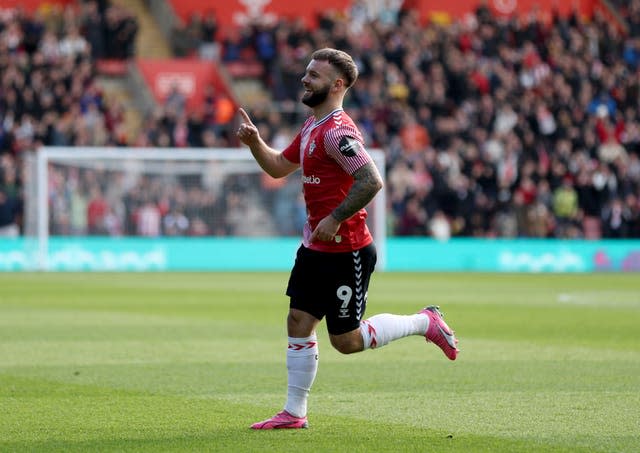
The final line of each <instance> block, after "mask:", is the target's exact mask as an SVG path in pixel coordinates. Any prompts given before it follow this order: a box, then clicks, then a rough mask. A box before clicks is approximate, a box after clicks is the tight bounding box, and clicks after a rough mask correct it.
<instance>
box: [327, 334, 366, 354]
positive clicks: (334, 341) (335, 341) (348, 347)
mask: <svg viewBox="0 0 640 453" xmlns="http://www.w3.org/2000/svg"><path fill="white" fill-rule="evenodd" d="M331 346H333V348H334V349H335V350H336V351H338V352H340V353H341V354H353V353H356V352H360V351H362V345H361V344H358V342H357V341H354V340H353V339H351V338H336V337H331Z"/></svg>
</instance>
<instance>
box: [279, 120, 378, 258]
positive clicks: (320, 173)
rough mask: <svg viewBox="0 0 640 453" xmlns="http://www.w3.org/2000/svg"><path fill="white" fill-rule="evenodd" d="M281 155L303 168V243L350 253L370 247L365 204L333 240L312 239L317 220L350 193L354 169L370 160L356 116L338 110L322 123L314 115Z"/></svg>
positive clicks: (319, 248)
mask: <svg viewBox="0 0 640 453" xmlns="http://www.w3.org/2000/svg"><path fill="white" fill-rule="evenodd" d="M283 153H284V156H285V157H286V158H287V160H289V161H291V162H294V163H297V164H300V166H301V167H302V188H303V193H304V200H305V204H306V206H307V223H306V224H305V226H304V231H303V239H302V242H303V244H304V246H305V247H307V248H310V249H312V250H317V251H322V252H349V251H352V250H357V249H360V248H362V247H364V246H366V245H369V244H370V243H371V242H372V241H373V238H372V236H371V233H370V232H369V229H368V228H367V224H366V218H367V211H366V210H365V209H364V208H363V209H361V210H360V211H358V212H357V213H356V214H355V215H353V216H352V217H350V218H349V219H347V220H345V221H344V222H342V224H341V225H340V229H339V230H338V233H337V234H336V237H335V240H334V241H331V242H328V241H314V242H313V243H312V242H310V237H311V233H312V232H313V230H314V229H315V228H316V226H317V225H318V222H320V220H322V219H323V218H325V217H326V216H328V215H329V214H331V212H333V210H334V209H335V208H336V207H337V206H338V205H339V204H340V203H341V202H342V200H344V198H345V197H346V195H347V193H348V192H349V189H350V188H351V186H352V184H353V176H352V175H353V173H354V172H355V171H356V170H358V169H359V168H361V167H362V166H363V165H365V164H367V163H368V162H370V161H371V157H370V156H369V153H367V151H366V150H365V147H364V140H363V138H362V134H361V133H360V131H359V130H358V128H357V127H356V125H355V124H354V122H353V120H352V119H351V118H350V117H349V116H348V115H347V114H346V113H345V112H344V111H343V110H342V109H337V110H334V111H333V112H331V113H330V114H329V115H327V116H326V117H324V118H322V119H321V120H320V121H315V118H314V117H313V116H312V117H310V118H309V119H307V121H306V122H305V123H304V125H303V126H302V129H301V130H300V132H299V133H298V135H296V137H295V138H294V139H293V142H291V144H290V145H289V146H288V147H287V148H286V149H285V150H284V152H283Z"/></svg>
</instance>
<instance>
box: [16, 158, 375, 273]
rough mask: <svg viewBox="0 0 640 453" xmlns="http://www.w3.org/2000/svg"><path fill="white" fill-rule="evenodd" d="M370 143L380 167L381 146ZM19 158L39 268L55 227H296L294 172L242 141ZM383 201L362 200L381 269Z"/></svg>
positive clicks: (64, 232) (219, 230) (228, 234)
mask: <svg viewBox="0 0 640 453" xmlns="http://www.w3.org/2000/svg"><path fill="white" fill-rule="evenodd" d="M370 153H371V155H372V157H373V159H374V161H375V162H376V165H377V166H378V168H379V169H380V172H381V174H383V175H384V165H385V161H384V154H383V153H382V152H381V151H379V150H373V151H370ZM28 162H29V164H28V165H27V169H26V170H27V171H26V174H25V182H26V184H25V188H26V190H25V202H26V206H25V233H26V236H27V237H30V238H34V240H35V244H36V246H35V247H36V249H37V251H38V252H37V253H38V262H39V265H38V267H39V268H40V269H43V270H46V269H48V268H49V266H48V264H47V263H48V254H49V242H50V240H51V239H52V238H57V237H63V238H78V239H80V238H88V237H102V238H114V239H115V238H125V239H126V238H152V239H154V240H157V241H162V240H169V238H175V237H179V238H189V239H193V241H192V244H197V240H198V238H210V237H216V238H230V239H234V240H238V239H241V238H247V239H256V238H277V237H295V236H300V235H301V234H302V226H303V224H304V222H305V219H306V212H305V208H304V202H303V200H302V195H301V186H300V172H299V171H298V172H296V173H294V174H292V175H289V176H288V177H287V178H282V179H272V178H270V177H268V176H267V175H266V174H265V173H264V172H263V171H262V170H261V168H260V167H259V166H258V164H257V163H256V162H255V160H254V159H253V156H252V155H251V153H250V152H249V151H248V150H246V149H244V148H225V149H208V150H205V149H185V148H178V149H168V148H162V149H156V148H92V147H82V148H80V147H73V148H66V147H44V148H41V149H40V150H38V152H37V153H36V154H35V155H34V156H32V157H31V158H30V159H29V161H28ZM385 204H386V202H385V195H384V191H381V193H380V194H378V195H377V196H376V198H375V199H374V201H373V202H372V203H371V204H370V205H369V207H368V211H369V219H368V222H369V228H370V229H371V231H372V233H373V235H374V237H375V239H376V243H377V247H378V254H379V261H380V264H379V268H380V269H383V268H384V256H385V239H386V231H385ZM195 250H196V253H197V249H195Z"/></svg>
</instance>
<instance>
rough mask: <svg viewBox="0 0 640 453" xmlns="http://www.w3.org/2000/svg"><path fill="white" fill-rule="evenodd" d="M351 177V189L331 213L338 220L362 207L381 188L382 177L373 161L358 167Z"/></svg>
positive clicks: (342, 219) (349, 215)
mask: <svg viewBox="0 0 640 453" xmlns="http://www.w3.org/2000/svg"><path fill="white" fill-rule="evenodd" d="M353 179H354V182H353V186H351V190H349V193H348V194H347V196H346V197H345V199H344V200H342V203H340V204H339V205H338V207H337V208H335V209H334V210H333V213H332V214H331V215H332V216H333V217H334V218H335V219H336V220H337V221H338V222H344V221H345V220H347V219H348V218H349V217H351V216H352V215H354V214H355V213H356V212H358V211H359V210H360V209H362V208H364V207H365V206H366V205H367V204H368V203H369V202H370V201H371V200H373V197H375V195H376V194H377V193H378V191H379V190H380V189H382V177H381V176H380V173H378V169H377V168H376V166H375V164H374V163H373V161H370V162H369V163H368V164H366V165H364V166H362V167H361V168H360V169H358V170H357V171H356V172H355V173H354V174H353Z"/></svg>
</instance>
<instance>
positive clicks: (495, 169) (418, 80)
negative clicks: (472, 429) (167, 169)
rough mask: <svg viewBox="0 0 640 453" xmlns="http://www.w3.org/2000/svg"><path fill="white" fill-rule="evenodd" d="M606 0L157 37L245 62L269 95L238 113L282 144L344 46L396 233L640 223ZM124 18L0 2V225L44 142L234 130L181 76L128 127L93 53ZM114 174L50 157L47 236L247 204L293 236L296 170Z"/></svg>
mask: <svg viewBox="0 0 640 453" xmlns="http://www.w3.org/2000/svg"><path fill="white" fill-rule="evenodd" d="M611 3H612V4H614V5H615V6H616V8H617V12H618V14H619V15H620V17H621V18H623V20H624V23H625V24H626V29H622V30H621V29H620V27H618V26H616V24H615V23H614V22H612V21H608V20H605V19H604V18H603V17H601V16H599V15H597V14H596V15H595V16H594V17H593V18H591V19H589V20H586V19H584V18H581V17H579V16H578V15H577V14H572V15H569V16H567V17H560V16H554V17H553V18H552V20H551V21H550V22H545V21H543V20H541V17H540V16H538V15H536V14H534V13H532V14H530V15H529V16H527V17H526V18H499V17H496V16H494V15H492V14H491V12H490V10H489V9H488V8H486V7H485V6H483V5H482V4H481V3H480V4H479V6H478V8H477V9H476V11H475V13H474V14H472V15H469V16H467V17H465V18H464V19H463V20H460V21H456V22H454V23H449V24H441V23H437V22H432V23H428V24H423V23H421V22H420V20H419V18H418V16H417V14H416V13H415V11H412V10H411V9H403V8H402V2H393V1H390V2H382V6H380V3H379V2H376V4H377V5H378V7H376V8H371V7H370V6H369V2H366V1H359V2H354V4H353V6H352V7H351V9H349V10H347V11H339V12H337V11H332V12H327V13H324V14H323V15H322V16H320V17H319V18H318V27H317V28H315V29H309V28H308V27H306V26H305V24H304V22H303V21H298V20H295V19H292V20H289V19H279V20H277V21H275V22H272V21H260V20H256V21H254V22H253V23H251V24H249V26H247V27H243V28H238V29H234V30H224V32H223V31H221V30H220V29H219V27H218V24H217V22H216V17H215V14H214V13H213V12H207V13H204V14H202V15H194V16H193V17H191V18H190V20H189V21H187V22H185V23H181V24H179V25H178V26H176V27H175V29H174V30H173V33H172V39H171V43H172V46H173V49H172V50H173V52H174V54H175V55H176V56H178V57H180V56H196V57H200V58H204V59H206V60H207V61H211V62H212V64H217V63H220V64H229V63H233V62H242V63H244V64H249V63H250V64H254V65H257V67H258V68H259V71H258V72H257V73H256V77H257V78H259V79H260V81H261V83H263V84H264V86H265V87H267V89H268V90H269V91H270V93H271V95H272V99H270V101H269V102H265V103H263V104H259V105H256V106H253V107H252V109H251V111H250V114H251V115H252V118H253V119H254V122H255V123H256V124H257V125H258V126H259V128H260V131H261V134H262V135H263V137H264V138H265V140H267V141H268V142H269V143H271V144H272V145H273V146H274V147H276V148H280V149H282V148H284V147H285V146H286V145H287V144H288V143H289V142H290V140H291V139H292V138H293V136H294V135H295V133H297V131H298V128H299V126H300V125H301V124H302V122H303V121H304V119H305V118H306V116H307V115H308V114H309V113H308V111H307V110H305V109H304V108H303V106H302V105H301V104H300V102H299V98H300V78H301V76H302V75H303V73H304V68H305V67H306V65H307V63H308V60H309V56H310V54H311V53H312V52H313V50H315V49H317V48H320V47H326V46H329V47H336V48H340V49H342V50H345V51H347V52H349V53H350V54H351V55H352V56H353V57H354V59H355V60H356V62H357V64H358V66H359V68H360V78H359V80H358V82H357V83H356V85H355V86H354V87H353V88H352V89H351V91H350V94H349V95H348V97H347V101H346V104H345V110H346V111H347V112H348V113H349V114H350V115H351V116H352V117H353V118H354V120H355V121H356V123H357V124H358V126H359V127H360V129H361V130H362V132H363V134H364V136H365V139H366V143H367V146H368V148H371V149H374V148H378V149H381V150H383V151H384V153H385V156H386V165H387V184H386V188H387V198H388V204H389V206H388V234H390V235H397V236H405V235H407V236H433V237H437V238H440V239H446V238H449V237H456V236H473V237H533V238H587V239H598V238H640V0H631V1H613V2H611ZM137 30H138V23H137V20H136V17H135V15H133V14H132V13H131V12H130V11H128V10H127V9H126V8H123V7H121V6H117V5H112V4H111V3H110V2H108V1H84V2H79V4H78V5H74V7H68V8H65V9H62V10H60V11H58V12H57V13H50V14H47V15H42V14H39V13H35V14H26V13H24V12H23V11H21V10H10V11H9V10H6V11H3V13H2V14H1V15H0V234H2V235H17V234H20V233H21V231H22V229H23V224H22V220H21V219H22V218H23V217H22V211H23V201H24V194H23V190H22V189H23V185H24V184H23V183H24V181H23V175H22V172H21V168H22V161H23V159H24V156H25V155H26V153H28V152H29V151H32V150H34V149H37V148H38V147H39V146H42V145H58V146H138V147H142V146H144V147H208V148H211V147H234V146H238V143H237V141H236V139H235V137H234V136H233V133H232V132H231V131H232V130H233V129H234V127H233V126H234V121H235V118H234V114H233V113H234V112H233V109H232V108H230V105H231V104H230V102H231V101H230V99H228V98H225V97H224V96H223V95H221V94H220V93H217V92H216V91H215V90H214V89H213V88H211V89H209V91H208V92H207V94H206V101H205V105H204V108H203V109H201V110H198V111H189V110H188V109H186V108H185V98H184V96H183V95H182V94H181V93H180V92H179V90H175V91H173V92H172V93H170V95H169V96H167V98H166V99H164V100H163V102H162V103H161V105H158V106H157V108H155V109H154V110H152V111H150V112H148V114H147V115H146V117H145V119H144V122H143V125H142V127H141V130H140V131H139V132H138V133H137V134H135V135H131V134H129V133H128V132H127V131H126V127H125V124H124V119H125V112H124V109H125V107H124V106H123V105H122V104H121V103H119V102H117V101H114V100H112V99H109V98H107V97H106V96H104V93H103V92H102V90H101V88H100V86H99V84H97V83H96V80H95V79H96V61H98V60H99V59H104V58H110V59H125V60H126V59H129V58H133V57H135V55H136V49H135V45H134V43H135V37H136V33H137ZM119 177H120V175H118V174H117V173H114V172H109V171H99V170H95V169H84V170H83V169H71V168H52V169H51V178H50V187H49V193H50V200H49V202H50V206H51V207H52V210H51V212H52V219H51V230H52V233H53V234H110V235H122V234H132V235H145V236H157V235H232V234H241V233H240V230H243V229H244V230H246V226H247V223H248V222H247V221H246V219H253V220H252V221H255V222H258V223H261V224H262V225H268V228H267V227H263V228H257V229H256V231H260V232H262V233H264V234H286V235H295V234H298V232H299V227H300V224H301V222H303V221H304V212H301V210H300V209H301V208H300V206H301V203H300V198H299V186H298V185H297V181H293V182H291V181H284V182H281V183H276V182H274V181H271V180H269V179H268V178H264V177H261V176H260V175H233V176H231V177H229V178H227V179H225V180H224V181H222V182H221V183H220V184H217V185H216V186H215V187H216V188H217V190H213V189H212V186H211V185H210V184H207V181H206V178H198V177H190V178H187V177H180V176H176V177H175V178H173V179H172V180H171V181H167V178H166V175H165V176H153V175H151V176H145V177H141V178H139V179H138V180H137V181H135V182H134V183H132V184H130V185H128V186H126V187H125V186H118V178H119ZM183 182H188V184H186V185H185V184H182V183H183ZM114 187H122V188H121V189H119V190H114ZM275 189H280V190H279V191H278V193H280V195H278V196H275V195H273V194H274V193H275V192H276V191H275ZM282 194H284V195H282ZM287 200H288V202H287ZM261 205H262V206H267V207H266V209H264V208H263V209H259V207H260V206H261ZM243 219H244V221H243ZM242 234H251V232H250V231H249V232H247V231H243V232H242Z"/></svg>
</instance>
